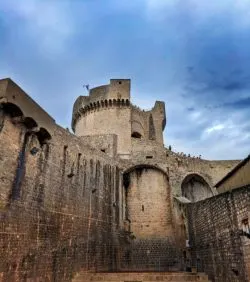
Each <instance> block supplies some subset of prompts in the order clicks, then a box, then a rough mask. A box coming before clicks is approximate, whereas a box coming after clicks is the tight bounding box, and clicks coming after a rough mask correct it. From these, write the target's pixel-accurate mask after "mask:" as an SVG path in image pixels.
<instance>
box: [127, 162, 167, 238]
mask: <svg viewBox="0 0 250 282" xmlns="http://www.w3.org/2000/svg"><path fill="white" fill-rule="evenodd" d="M123 187H124V193H125V203H124V204H125V219H126V220H128V221H129V222H130V226H131V231H132V232H133V233H134V235H135V236H136V237H138V238H139V237H144V236H145V235H146V236H149V237H151V236H154V235H155V236H156V237H157V236H158V237H164V236H167V235H168V231H169V228H170V227H169V225H168V223H169V216H170V215H171V211H170V205H169V202H168V201H170V187H169V178H168V175H167V174H166V172H165V171H163V170H162V169H160V168H158V167H155V166H151V165H143V164H142V165H137V166H134V167H132V168H130V169H128V170H127V171H126V172H125V173H124V174H123ZM163 214H164V216H163ZM157 222H158V223H157ZM157 224H159V226H158V230H156V229H155V226H156V225H157Z"/></svg>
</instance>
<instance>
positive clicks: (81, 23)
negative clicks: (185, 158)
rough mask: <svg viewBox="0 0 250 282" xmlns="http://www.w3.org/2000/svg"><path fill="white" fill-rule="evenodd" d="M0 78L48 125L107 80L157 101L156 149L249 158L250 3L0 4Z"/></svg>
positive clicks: (107, 0) (145, 104)
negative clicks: (44, 115)
mask: <svg viewBox="0 0 250 282" xmlns="http://www.w3.org/2000/svg"><path fill="white" fill-rule="evenodd" d="M0 77H1V78H3V77H11V78H12V79H13V80H14V81H15V82H16V83H18V84H19V85H20V86H21V87H22V88H23V89H24V90H25V91H26V92H27V93H28V94H29V95H31V96H32V97H33V98H34V99H35V100H36V101H37V102H38V103H39V104H40V105H41V106H42V107H43V108H44V109H45V110H46V111H47V112H48V113H49V114H51V115H52V116H53V117H54V118H55V119H56V121H57V123H58V124H60V125H62V126H64V127H70V122H71V111H72V105H73V102H74V100H75V99H76V98H77V97H78V96H79V95H85V94H86V92H84V89H83V87H82V85H83V84H90V87H94V86H98V85H101V84H107V83H108V82H109V79H110V78H131V79H132V93H131V94H132V96H133V98H132V101H133V103H135V104H137V105H138V106H140V107H141V108H144V109H150V108H151V107H152V106H153V105H154V101H155V100H162V101H165V103H166V112H167V126H166V129H165V132H164V136H165V144H166V146H168V145H169V144H171V145H172V148H173V149H174V151H180V152H184V153H186V154H188V153H190V154H192V155H199V154H201V155H202V157H204V158H207V159H240V158H244V157H246V156H247V155H248V154H249V153H250V121H249V117H250V0H217V1H211V0H202V1H201V0H131V1H130V0H124V1H123V0H68V1H66V0H58V1H53V0H41V1H38V0H19V1H18V0H1V1H0Z"/></svg>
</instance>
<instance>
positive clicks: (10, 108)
mask: <svg viewBox="0 0 250 282" xmlns="http://www.w3.org/2000/svg"><path fill="white" fill-rule="evenodd" d="M1 105H2V109H3V110H4V111H5V112H6V113H7V114H9V115H10V116H11V117H19V116H23V112H22V110H21V109H20V108H19V107H18V106H17V105H15V104H12V103H4V104H1Z"/></svg>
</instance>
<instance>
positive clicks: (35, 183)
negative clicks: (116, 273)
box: [0, 116, 121, 281]
mask: <svg viewBox="0 0 250 282" xmlns="http://www.w3.org/2000/svg"><path fill="white" fill-rule="evenodd" d="M0 134H1V138H0V148H1V149H0V155H1V165H0V169H1V171H0V173H1V178H0V185H1V198H0V199H1V207H0V208H1V209H0V217H1V225H0V239H1V240H0V249H1V256H0V273H1V276H2V281H26V280H27V279H30V281H34V280H35V279H38V280H39V277H40V279H42V280H41V281H70V280H71V278H72V276H73V274H74V272H75V271H76V270H77V269H78V268H79V267H83V268H84V269H92V268H93V269H95V268H97V269H103V270H110V269H113V267H114V265H115V263H116V262H115V261H114V259H115V256H113V252H114V248H115V246H116V243H115V238H114V236H115V234H116V232H115V230H117V228H118V226H119V224H120V215H119V210H120V208H119V205H120V202H119V199H120V196H119V194H120V193H121V191H120V190H119V188H120V177H121V172H120V170H119V168H118V167H117V166H116V163H115V161H112V160H111V159H109V158H108V157H107V156H106V155H105V154H103V153H102V152H100V153H98V151H94V152H95V153H94V154H93V150H92V149H88V148H87V147H86V146H84V144H81V142H80V141H79V140H78V139H76V137H74V136H73V135H71V134H69V133H67V131H65V130H63V129H61V128H60V127H57V128H56V130H55V132H54V135H53V139H52V141H51V143H48V144H44V145H42V146H41V145H40V143H39V141H38V139H37V136H36V134H35V133H30V134H29V135H28V137H26V138H25V137H24V136H25V135H26V134H27V128H26V127H25V126H24V125H22V124H19V125H14V124H13V120H12V119H11V118H10V117H9V116H5V120H4V126H3V129H2V131H1V133H0ZM6 140H8V141H9V140H11V142H6ZM24 142H25V143H24ZM23 144H25V146H24V145H23ZM23 146H24V148H25V149H24V151H23ZM34 148H37V149H38V152H37V153H36V154H33V153H31V152H32V149H34ZM21 152H22V153H21ZM20 158H21V160H20ZM18 159H19V161H18ZM17 164H18V165H17ZM17 178H18V179H19V181H16V180H17ZM113 203H117V207H118V208H119V209H118V208H115V207H114V206H113ZM1 276H0V277H1ZM43 279H44V280H43ZM27 281H28V280H27Z"/></svg>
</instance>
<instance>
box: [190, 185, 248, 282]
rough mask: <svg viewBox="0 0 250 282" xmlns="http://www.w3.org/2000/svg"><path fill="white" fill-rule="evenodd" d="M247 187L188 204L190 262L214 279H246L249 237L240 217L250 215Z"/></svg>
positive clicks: (243, 217) (231, 281)
mask: <svg viewBox="0 0 250 282" xmlns="http://www.w3.org/2000/svg"><path fill="white" fill-rule="evenodd" d="M249 212H250V187H245V188H241V189H236V190H233V191H232V192H231V193H230V192H227V193H224V194H220V195H218V196H216V197H213V198H209V199H206V200H204V201H200V202H198V203H193V204H189V206H188V221H189V231H190V234H189V236H190V237H189V239H190V246H191V253H192V263H193V265H195V266H197V267H198V271H204V272H206V273H207V274H208V275H209V278H210V279H212V280H213V281H218V282H219V281H220V282H227V281H228V282H229V281H230V282H233V281H239V282H243V281H249V277H250V272H249V270H250V268H249V264H250V260H249V259H250V257H249V249H250V248H249V246H250V245H249V238H247V236H246V235H244V234H243V233H242V220H243V219H246V218H248V219H249V215H250V213H249Z"/></svg>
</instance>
